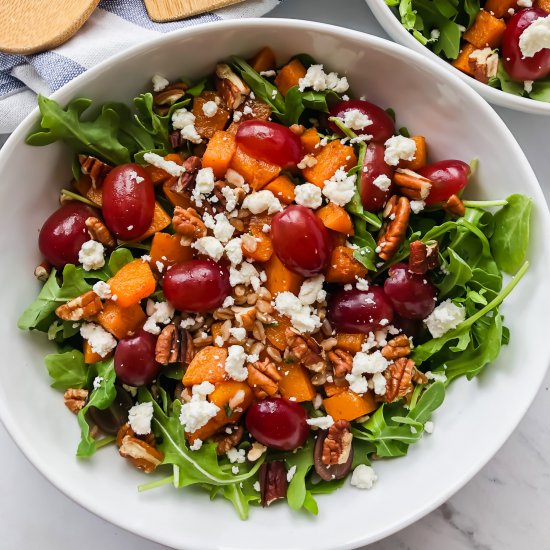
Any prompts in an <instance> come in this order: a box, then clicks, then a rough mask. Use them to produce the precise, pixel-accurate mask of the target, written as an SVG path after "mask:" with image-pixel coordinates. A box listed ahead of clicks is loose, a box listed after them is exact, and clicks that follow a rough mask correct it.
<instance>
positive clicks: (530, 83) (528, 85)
mask: <svg viewBox="0 0 550 550" xmlns="http://www.w3.org/2000/svg"><path fill="white" fill-rule="evenodd" d="M533 82H534V80H525V81H524V83H523V89H524V90H525V91H526V92H527V93H528V94H530V93H531V92H532V91H533Z"/></svg>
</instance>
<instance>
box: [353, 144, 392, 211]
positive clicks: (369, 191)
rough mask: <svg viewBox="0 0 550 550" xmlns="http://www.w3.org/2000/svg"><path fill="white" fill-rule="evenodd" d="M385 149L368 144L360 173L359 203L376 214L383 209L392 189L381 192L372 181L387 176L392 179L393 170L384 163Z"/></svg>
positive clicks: (377, 145) (379, 145) (378, 145)
mask: <svg viewBox="0 0 550 550" xmlns="http://www.w3.org/2000/svg"><path fill="white" fill-rule="evenodd" d="M384 151H385V148H384V146H383V145H381V144H379V143H369V145H368V147H367V151H366V153H365V160H364V162H363V170H362V172H361V203H362V204H363V207H364V208H365V210H367V211H368V212H378V211H379V210H381V209H382V208H383V207H384V204H386V201H387V200H388V199H389V197H390V195H391V192H392V187H393V186H391V185H390V187H389V188H388V190H387V191H382V189H380V188H379V187H378V186H377V185H374V180H375V179H376V178H377V177H378V176H387V177H388V178H389V179H390V180H391V179H392V177H393V172H394V168H393V167H392V166H389V165H388V164H386V162H385V161H384Z"/></svg>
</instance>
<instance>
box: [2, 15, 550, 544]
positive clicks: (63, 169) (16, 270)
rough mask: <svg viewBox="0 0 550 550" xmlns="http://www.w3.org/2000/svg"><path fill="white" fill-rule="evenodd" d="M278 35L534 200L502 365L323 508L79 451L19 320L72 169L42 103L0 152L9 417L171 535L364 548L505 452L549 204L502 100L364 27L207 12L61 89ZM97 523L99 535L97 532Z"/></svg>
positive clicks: (525, 374) (529, 353)
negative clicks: (50, 132) (41, 137)
mask: <svg viewBox="0 0 550 550" xmlns="http://www.w3.org/2000/svg"><path fill="white" fill-rule="evenodd" d="M266 44H269V45H270V46H272V47H273V48H274V49H275V51H276V52H277V54H278V57H279V60H280V61H283V60H285V59H288V57H289V56H291V55H292V54H295V53H298V52H308V53H310V54H311V55H313V56H314V57H315V58H317V59H318V60H320V61H322V62H323V63H325V64H326V65H327V66H328V67H329V68H330V69H331V70H337V71H339V72H341V73H345V74H347V76H348V77H349V79H350V81H351V84H352V87H353V89H354V91H355V93H356V94H357V95H358V96H359V95H362V94H366V95H367V97H368V98H369V99H371V100H372V101H374V102H376V103H378V104H379V105H381V106H382V107H390V106H391V107H393V108H394V109H395V110H396V112H397V115H398V123H399V126H408V127H409V128H410V129H411V130H413V131H414V132H415V133H419V134H423V135H425V136H427V138H428V143H429V144H430V151H431V156H432V158H433V159H443V158H448V157H456V158H459V159H463V160H466V161H468V160H470V159H472V158H474V157H478V158H479V159H480V163H479V171H478V172H477V175H476V177H475V182H474V183H473V184H472V185H471V189H470V190H469V192H468V195H469V196H470V197H478V198H503V197H506V196H508V195H509V194H511V193H513V192H523V193H527V194H529V195H530V196H531V197H533V199H534V203H535V213H534V220H533V237H532V243H531V247H530V253H529V256H530V259H531V262H532V265H531V268H530V270H529V272H528V273H527V275H526V276H525V279H524V280H523V281H522V282H521V283H520V285H519V286H518V287H517V288H516V290H515V291H514V292H513V294H512V295H511V297H510V298H509V299H508V300H507V302H506V304H505V306H504V308H503V311H504V314H505V317H506V324H507V325H508V326H509V327H510V329H511V332H512V339H511V342H510V345H509V346H508V347H505V348H504V349H503V351H502V354H501V356H500V357H499V359H498V361H496V362H495V364H493V365H491V366H490V367H489V368H488V369H487V370H486V372H485V373H484V374H483V376H482V377H481V378H479V379H477V380H475V381H472V382H467V381H466V380H460V381H458V382H456V383H454V384H453V385H452V387H451V389H450V391H449V392H448V396H447V399H446V401H445V403H444V405H443V406H442V407H441V409H440V410H439V411H437V413H436V415H435V419H434V420H435V424H436V430H435V433H434V434H433V435H432V436H428V437H425V438H424V439H423V440H422V441H421V442H420V443H419V444H418V445H416V446H414V447H413V448H411V451H410V454H409V456H408V457H405V458H400V459H396V460H391V461H380V462H378V463H376V465H375V468H376V470H377V472H378V476H379V481H378V482H377V484H376V486H375V488H374V489H373V490H371V491H361V490H358V489H355V488H352V487H350V486H347V487H346V488H344V489H342V490H339V491H337V492H336V493H334V494H332V495H328V496H324V497H320V498H319V505H320V513H319V516H318V517H317V518H313V517H308V516H306V515H305V514H301V513H296V512H293V511H291V510H290V509H289V508H288V507H287V506H285V505H277V506H273V507H272V508H270V509H268V510H262V509H254V510H253V511H252V513H251V517H250V519H249V521H248V522H241V521H240V520H239V519H238V518H237V516H236V514H235V513H234V512H233V510H232V509H231V506H230V504H229V503H227V502H225V501H223V500H216V501H214V502H210V501H209V499H208V496H207V495H206V494H205V493H202V492H200V491H198V490H197V491H177V490H175V489H173V488H171V487H163V488H161V489H157V490H153V491H150V492H147V493H142V494H139V493H138V492H137V489H136V487H137V485H138V484H139V483H141V482H143V475H142V474H140V473H139V472H137V471H135V470H134V469H133V468H131V467H129V465H128V464H126V462H125V461H123V460H121V459H120V458H119V457H118V456H117V454H116V452H115V450H114V449H113V448H106V449H101V450H100V451H99V452H98V453H97V455H96V456H95V457H94V458H93V459H92V460H89V461H82V460H77V459H76V458H75V456H74V452H75V448H76V445H77V442H78V439H79V434H78V427H77V423H76V421H75V418H74V417H73V416H72V415H71V414H69V413H68V412H67V410H66V409H65V407H64V405H63V399H62V396H61V395H60V394H59V393H58V392H56V391H54V390H52V389H51V388H50V387H49V380H48V375H47V373H46V370H45V368H44V366H43V357H44V355H45V354H46V353H48V352H51V351H52V350H51V345H50V344H49V343H48V342H47V341H46V339H45V338H44V336H43V335H38V334H30V335H29V334H26V333H22V332H19V331H18V329H17V327H16V320H17V318H18V316H19V314H20V313H21V311H22V310H23V309H24V308H25V306H26V305H27V304H29V302H31V301H32V300H33V299H34V297H35V296H36V294H37V292H38V289H39V285H38V284H37V283H36V282H35V281H34V280H33V276H32V273H33V270H34V267H35V265H36V264H37V263H38V262H39V261H40V256H39V253H38V250H37V243H36V238H37V232H38V230H39V228H40V226H41V224H42V222H43V221H44V219H45V218H46V217H47V216H48V215H49V213H51V212H52V211H53V210H54V209H55V208H56V204H57V198H58V190H59V188H60V187H62V186H63V185H64V184H66V182H67V181H68V180H69V178H70V165H71V156H70V154H69V152H68V150H67V149H66V148H65V147H64V146H63V145H61V144H56V145H54V146H50V147H42V148H35V147H29V146H27V145H25V144H24V138H25V136H26V135H27V134H28V133H29V130H30V129H31V127H32V126H33V125H34V124H35V123H36V122H37V120H38V113H37V112H36V111H35V112H33V113H32V114H31V115H30V116H29V117H28V118H27V119H26V120H25V121H24V122H23V123H22V124H21V126H20V127H19V128H18V129H17V130H16V131H15V132H14V134H13V135H12V136H11V138H10V139H9V140H8V142H7V143H6V144H5V146H4V148H3V149H2V150H1V151H0V174H2V178H1V184H0V250H2V270H1V273H0V289H1V290H0V297H1V303H2V310H3V314H2V316H1V320H0V327H1V331H0V335H1V337H0V342H1V350H2V355H3V357H4V360H3V361H2V364H1V366H0V417H1V418H2V420H3V422H4V424H5V426H6V427H7V429H8V430H9V432H10V433H11V435H12V437H13V438H14V440H15V441H16V442H17V444H18V445H19V447H20V448H21V449H22V451H23V452H24V453H25V454H26V455H27V457H28V458H29V459H30V460H31V461H32V463H33V464H34V465H35V466H36V467H37V468H38V469H39V470H40V471H41V472H42V473H43V474H44V475H45V476H46V477H47V478H48V479H49V480H50V481H51V482H52V483H54V484H55V485H56V486H57V487H58V488H59V489H60V490H62V491H63V492H64V493H65V494H67V495H68V496H69V497H71V498H72V499H74V500H75V501H76V502H78V503H80V504H82V505H83V506H84V507H86V508H87V509H89V510H91V511H92V512H94V513H96V514H98V515H99V516H101V517H103V518H105V519H106V520H108V521H111V522H113V523H115V524H117V525H119V526H121V527H124V528H126V529H128V530H129V531H132V532H134V533H138V534H140V535H143V536H144V537H148V538H150V539H152V540H155V541H158V542H160V543H164V544H167V545H169V546H172V547H176V548H187V549H193V550H197V549H214V548H216V549H220V548H239V549H241V550H244V549H258V548H263V549H276V548H279V549H280V548H285V549H305V548H315V549H316V550H320V549H328V548H339V549H344V548H354V547H358V546H361V545H363V544H367V543H370V542H373V541H376V540H378V539H381V538H383V537H385V536H387V535H389V534H391V533H393V532H395V531H397V530H398V529H401V528H402V527H405V526H406V525H408V524H410V523H412V522H413V521H415V520H417V519H418V518H420V517H422V516H423V515H424V514H426V513H428V512H430V511H431V510H433V509H434V508H435V507H436V506H437V505H439V504H441V503H442V502H443V501H445V500H446V499H447V498H449V497H450V496H451V495H452V494H453V493H454V492H455V491H457V490H458V489H459V488H460V487H461V486H462V485H464V483H466V482H467V481H468V480H469V479H470V478H471V477H472V476H473V475H474V474H475V473H476V472H478V471H479V470H480V468H481V467H482V466H483V465H484V464H485V463H486V462H487V461H488V460H489V459H490V458H491V457H492V456H493V455H494V453H495V452H496V451H497V450H498V449H499V447H500V446H501V445H502V444H503V443H504V441H505V440H506V438H507V437H508V436H509V435H510V434H511V432H512V431H513V429H514V428H515V427H516V425H517V423H518V422H519V420H520V419H521V417H522V416H523V414H524V413H525V411H526V409H527V407H528V406H529V404H530V403H531V400H532V399H533V397H534V395H535V393H536V391H537V389H538V387H539V384H540V382H541V380H542V377H543V375H544V373H545V371H546V367H547V365H548V363H549V360H550V350H549V349H548V348H546V347H545V346H541V345H540V344H539V342H544V341H546V340H547V339H548V324H547V322H546V318H547V308H548V304H549V303H550V285H547V284H545V282H546V280H547V278H548V273H550V245H549V241H548V235H550V217H549V215H548V211H547V209H546V206H545V202H544V198H543V195H542V192H541V190H540V188H539V186H538V183H537V180H536V178H535V175H534V174H533V172H532V170H531V168H530V167H529V164H528V163H527V160H526V158H525V156H524V155H523V153H522V151H521V149H520V148H519V146H518V144H517V143H516V141H515V140H514V138H513V137H512V135H511V133H510V132H509V130H508V129H507V128H506V126H505V125H504V124H503V122H502V121H501V120H500V118H499V117H498V116H497V115H496V114H495V113H494V111H493V110H492V109H491V108H490V107H489V105H488V104H487V103H485V102H484V101H483V100H482V99H481V98H480V97H479V96H478V95H477V94H475V93H474V92H473V91H472V90H471V89H470V88H469V87H468V86H466V85H465V84H464V83H463V82H461V81H460V80H459V79H457V78H454V77H453V76H452V75H451V74H450V73H449V72H448V71H446V70H444V69H442V68H441V67H440V66H439V65H438V64H436V63H433V62H432V61H430V60H428V59H426V58H425V57H422V56H421V55H419V54H417V53H415V52H411V51H410V50H408V49H406V48H403V47H401V46H398V45H396V44H393V43H391V42H388V41H386V40H382V39H380V38H375V37H372V36H368V35H365V34H362V33H359V32H354V31H349V30H346V29H341V28H337V27H331V26H328V25H322V24H318V23H309V22H302V21H289V20H282V19H281V20H278V19H266V20H263V19H259V20H255V19H246V20H242V21H234V22H223V23H214V24H208V25H202V26H199V27H196V28H193V29H189V30H182V31H180V32H174V33H170V34H168V35H165V36H162V37H161V38H159V39H156V40H153V41H151V42H149V43H147V44H145V45H140V46H138V47H136V48H133V49H131V50H129V51H126V52H123V53H121V54H120V55H118V56H115V57H113V58H111V59H109V60H107V61H105V62H104V63H102V64H101V65H98V66H97V67H94V68H93V69H90V70H89V71H88V72H87V73H85V74H84V75H82V76H80V77H78V78H76V79H75V80H74V81H72V82H71V83H69V84H67V85H66V86H65V87H64V88H63V89H62V90H59V91H58V92H56V93H55V94H54V95H53V97H54V98H55V99H56V100H57V101H60V102H61V103H66V102H67V101H69V100H70V99H71V98H73V97H75V96H86V97H90V98H93V99H95V100H98V101H107V100H115V101H117V100H119V101H120V100H122V101H127V100H129V99H130V98H132V97H133V96H134V95H135V93H136V92H138V91H140V90H142V89H144V88H145V87H146V86H147V85H148V84H149V82H150V77H151V75H152V74H155V73H160V74H163V75H164V76H166V77H168V78H176V77H178V76H181V75H185V76H186V77H191V78H196V77H199V76H201V75H203V74H205V73H209V72H210V71H211V70H212V68H213V66H214V63H215V62H216V61H217V60H219V59H221V58H224V57H227V56H229V55H230V54H233V53H238V54H241V55H244V56H247V55H250V54H252V53H253V52H255V51H256V50H257V49H258V48H259V47H260V46H263V45H266ZM90 535H91V536H93V534H89V535H88V536H90Z"/></svg>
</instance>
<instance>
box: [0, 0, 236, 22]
mask: <svg viewBox="0 0 550 550" xmlns="http://www.w3.org/2000/svg"><path fill="white" fill-rule="evenodd" d="M0 1H3V0H0ZM242 1H243V0H145V7H146V8H147V13H148V14H149V17H150V18H151V19H152V20H153V21H158V22H159V23H163V22H165V21H176V20H177V19H184V18H185V17H191V16H192V15H198V14H199V13H204V12H205V11H212V10H217V9H219V8H224V7H226V6H230V5H231V4H237V3H238V2H242Z"/></svg>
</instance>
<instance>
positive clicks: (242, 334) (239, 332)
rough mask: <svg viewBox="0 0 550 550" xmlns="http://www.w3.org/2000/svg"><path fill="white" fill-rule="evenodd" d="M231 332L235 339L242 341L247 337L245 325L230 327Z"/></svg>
mask: <svg viewBox="0 0 550 550" xmlns="http://www.w3.org/2000/svg"><path fill="white" fill-rule="evenodd" d="M229 334H231V336H233V338H235V340H238V341H239V342H242V341H243V340H244V339H245V338H246V329H245V328H243V327H231V328H230V329H229Z"/></svg>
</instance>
